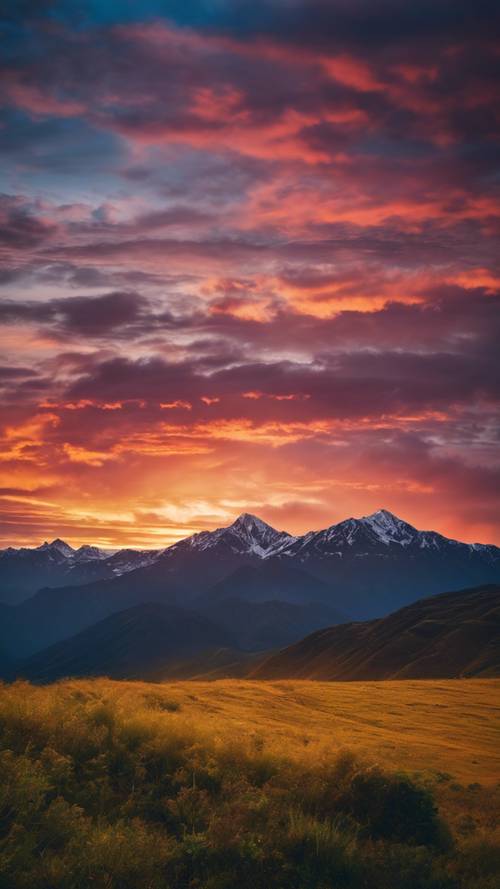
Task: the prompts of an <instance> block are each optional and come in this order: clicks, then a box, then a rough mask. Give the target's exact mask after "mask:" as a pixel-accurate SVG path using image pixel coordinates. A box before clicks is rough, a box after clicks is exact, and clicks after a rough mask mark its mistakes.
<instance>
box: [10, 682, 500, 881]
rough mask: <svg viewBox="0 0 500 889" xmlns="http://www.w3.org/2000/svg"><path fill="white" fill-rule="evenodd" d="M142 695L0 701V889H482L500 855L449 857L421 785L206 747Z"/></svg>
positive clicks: (330, 762) (343, 760)
mask: <svg viewBox="0 0 500 889" xmlns="http://www.w3.org/2000/svg"><path fill="white" fill-rule="evenodd" d="M145 688H146V691H145V693H144V694H143V695H142V699H141V700H142V704H141V705H140V706H136V707H134V708H132V707H131V706H130V703H127V701H126V700H125V699H124V698H123V697H122V696H121V695H120V684H119V683H116V684H111V683H107V684H106V683H104V682H102V683H101V682H99V681H96V682H88V683H71V682H68V683H61V684H59V685H55V686H51V687H46V688H36V687H33V686H30V685H28V684H27V683H16V684H14V685H12V686H4V687H3V688H1V689H0V738H1V740H0V889H84V887H85V889H87V887H89V886H93V887H97V889H139V887H140V889H233V887H234V886H235V885H237V886H238V887H239V889H337V887H338V889H341V887H353V889H361V887H367V886H369V887H370V889H403V887H405V889H406V887H409V886H411V887H412V889H493V885H494V884H495V881H496V879H497V877H498V868H499V866H500V862H499V850H498V847H497V846H495V844H494V843H493V842H492V841H491V840H488V838H484V837H483V838H481V837H475V836H472V837H471V836H469V834H467V835H466V836H465V838H462V840H460V839H459V841H458V843H459V845H457V841H453V840H452V838H451V835H450V832H449V830H448V829H447V828H446V825H444V823H443V821H442V819H441V818H440V816H439V814H438V811H437V807H436V804H435V801H434V798H433V794H432V792H431V789H430V788H429V786H428V785H424V784H422V783H420V782H418V781H417V780H415V779H412V778H410V777H409V776H408V775H405V774H398V773H393V772H390V771H388V770H384V769H382V768H380V767H374V766H367V765H364V764H362V763H360V762H359V761H358V760H357V759H356V758H355V757H354V756H352V755H349V754H342V755H337V756H334V757H330V758H328V759H319V758H318V757H313V758H312V761H308V760H307V759H304V760H302V761H301V762H298V761H294V760H292V759H289V758H286V757H284V756H278V755H276V754H271V753H269V752H268V751H266V747H265V744H263V743H258V744H255V743H252V742H251V741H249V743H248V745H244V744H242V743H241V742H237V743H230V742H228V741H227V740H223V739H221V738H218V737H217V734H216V733H214V732H212V733H211V734H203V733H202V731H200V730H199V729H196V728H195V727H193V725H192V724H189V723H188V722H186V721H183V717H182V713H179V708H178V707H176V706H175V702H172V701H170V699H169V698H168V696H166V695H164V693H163V687H162V686H156V687H155V690H154V692H153V691H152V690H151V689H149V690H147V687H145Z"/></svg>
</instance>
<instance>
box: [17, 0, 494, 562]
mask: <svg viewBox="0 0 500 889" xmlns="http://www.w3.org/2000/svg"><path fill="white" fill-rule="evenodd" d="M6 5H7V6H8V7H9V8H10V13H7V18H6V19H4V20H3V22H2V32H3V35H2V45H3V47H4V51H3V54H2V55H3V61H2V63H1V79H2V88H1V90H0V102H1V108H0V154H1V163H0V168H1V172H0V180H1V181H0V220H1V223H0V229H1V230H0V260H1V269H0V325H1V328H0V330H1V334H0V335H1V339H2V345H3V348H2V355H1V357H0V364H1V367H0V387H1V391H2V399H1V400H2V416H1V422H0V436H1V444H0V497H1V499H0V504H1V533H0V546H6V545H9V544H14V545H21V544H28V545H33V544H39V543H41V542H42V541H43V540H44V539H51V538H52V537H55V536H61V537H63V538H64V539H66V540H68V541H69V542H70V543H73V544H81V543H99V544H101V545H104V546H110V547H114V546H122V545H136V546H165V545H167V544H168V543H172V542H174V541H175V540H177V539H178V538H180V537H184V536H186V535H187V534H189V533H192V532H193V531H197V530H201V529H204V528H214V527H218V526H220V525H224V524H228V523H229V522H230V521H232V520H233V518H234V517H235V516H236V515H237V514H238V513H240V512H242V511H249V512H254V513H257V514H258V515H260V516H261V517H262V518H263V519H266V520H267V521H269V522H270V523H271V524H273V525H275V526H276V527H279V528H284V529H286V530H288V531H291V532H296V533H298V532H303V531H305V530H309V529H311V528H321V527H325V526H327V525H329V524H332V523H333V522H337V521H339V520H341V519H343V518H346V517H348V516H351V515H354V516H359V515H363V514H367V513H369V512H373V511H374V510H375V509H377V508H379V507H382V506H383V507H385V508H387V509H390V510H391V511H393V512H395V513H397V514H398V515H400V516H402V517H403V518H405V519H407V520H408V521H410V522H412V523H413V524H415V525H417V527H420V528H434V529H436V530H438V531H441V532H442V533H444V534H447V535H448V536H453V537H459V538H460V539H463V540H467V541H475V540H480V541H483V542H491V543H497V544H498V543H500V514H499V509H498V491H499V489H500V459H499V457H500V450H499V433H498V417H499V411H498V407H499V404H498V402H499V391H500V387H499V376H500V374H499V357H498V356H499V352H500V347H499V343H500V323H499V319H500V313H499V307H500V250H499V233H500V223H499V207H500V201H499V191H500V187H499V186H500V177H499V156H500V144H499V143H500V139H499V136H500V101H499V100H500V90H499V82H500V81H499V63H500V51H499V46H500V43H499V41H498V31H499V24H500V7H499V5H498V4H497V3H493V2H482V0H476V3H474V4H473V3H471V2H470V0H468V2H464V0H433V2H430V0H419V2H413V0H412V2H406V0H399V2H396V0H380V2H377V3H374V2H373V0H328V2H326V0H307V2H306V0H303V2H300V0H267V2H259V0H253V2H240V0H213V2H196V0H192V2H190V0H183V2H181V0H177V2H159V0H156V2H154V0H143V2H141V3H138V2H135V3H133V2H111V0H100V2H97V0H94V2H82V3H75V2H69V0H68V2H50V0H36V2H31V3H30V2H22V0H21V2H18V3H12V4H6ZM77 8H78V12H77V11H76V10H77Z"/></svg>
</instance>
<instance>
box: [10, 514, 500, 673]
mask: <svg viewBox="0 0 500 889" xmlns="http://www.w3.org/2000/svg"><path fill="white" fill-rule="evenodd" d="M499 581H500V549H499V548H498V547H495V546H488V545H483V544H466V543H460V542H458V541H454V540H449V539H448V538H446V537H444V536H442V535H440V534H438V533H436V532H433V531H418V530H417V529H416V528H414V527H413V526H412V525H410V524H408V523H407V522H404V521H403V520H401V519H399V518H398V517H397V516H394V515H392V514H391V513H389V512H387V511H386V510H379V511H378V512H376V513H373V515H370V516H366V517H363V518H361V519H353V518H351V519H347V520H345V521H343V522H340V523H338V524H336V525H332V526H330V527H329V528H326V529H324V530H323V531H311V532H309V533H307V534H304V535H301V536H293V535H290V534H288V533H286V532H284V531H277V530H276V529H274V528H272V527H271V526H270V525H268V524H266V523H265V522H263V521H262V520H261V519H259V518H257V517H256V516H253V515H250V514H248V513H243V514H242V515H241V516H239V517H238V518H237V519H236V520H235V521H234V522H233V523H232V524H231V525H229V526H228V527H225V528H220V529H217V530H215V531H204V532H201V533H199V534H194V535H192V536H191V537H188V538H186V539H184V540H181V541H179V542H178V543H176V544H174V545H173V546H170V547H168V548H166V549H163V550H158V551H139V550H121V551H118V552H115V553H106V552H104V551H102V550H99V549H98V548H96V547H80V549H77V550H75V549H73V548H72V547H70V546H68V545H67V544H66V543H64V541H61V540H59V539H58V540H55V541H53V542H52V543H45V544H43V545H42V546H41V547H37V548H35V549H27V548H23V549H18V550H15V549H13V548H9V549H7V550H3V551H2V552H1V553H0V602H3V604H2V605H0V652H1V657H2V658H3V659H4V661H9V659H10V660H11V661H12V660H13V661H14V662H15V663H18V662H20V661H23V662H24V661H25V660H26V659H27V658H31V657H33V656H34V655H36V653H37V652H42V651H43V650H44V649H47V648H50V647H51V646H55V645H57V644H58V643H61V642H63V641H64V640H69V639H71V638H72V637H77V636H78V637H79V641H78V645H80V644H86V642H87V641H88V638H92V634H91V635H90V637H85V636H84V637H83V643H82V638H81V636H79V634H82V633H84V631H86V630H89V631H90V630H91V628H92V627H97V626H98V625H100V624H101V622H105V621H106V619H108V618H111V617H112V616H113V615H118V614H122V613H124V612H130V615H131V617H130V619H129V618H127V620H126V626H127V627H129V628H130V627H131V626H134V627H137V626H138V618H139V612H138V611H135V612H134V610H133V609H136V608H138V607H140V606H148V607H149V606H150V605H151V604H152V603H155V604H158V605H161V606H162V607H163V608H164V609H166V611H165V612H162V614H163V618H162V619H163V620H164V622H165V621H167V623H168V620H167V617H166V616H165V615H166V614H167V612H168V611H169V609H170V611H169V613H170V614H171V615H173V614H174V611H175V613H176V614H179V612H182V614H184V615H186V614H188V615H189V616H190V617H191V618H193V617H195V618H196V621H198V622H199V621H207V622H208V623H209V624H210V626H212V627H216V628H217V632H218V633H219V637H218V639H217V640H216V639H215V637H212V636H211V635H210V634H208V635H207V640H206V641H207V645H206V646H203V645H202V640H201V638H200V637H199V635H198V636H197V637H196V633H195V625H196V626H199V623H197V622H196V621H195V625H193V628H192V629H193V633H195V637H196V638H198V643H197V645H195V646H194V648H193V647H192V646H191V647H190V643H189V638H190V634H191V629H190V623H189V620H188V619H187V617H186V620H185V622H184V623H183V626H184V628H185V636H186V644H185V649H186V650H185V652H184V651H182V652H181V653H182V656H184V654H185V655H186V656H188V655H189V656H192V655H194V656H195V658H196V656H197V655H198V654H201V653H203V652H205V651H208V649H210V650H214V646H215V647H216V648H218V649H219V648H223V649H227V650H229V651H231V652H240V653H241V652H247V653H251V652H259V651H260V652H262V651H269V650H273V649H274V650H276V649H279V648H282V647H285V646H287V645H290V644H292V643H294V642H297V641H298V640H300V639H302V638H303V637H304V636H306V635H307V634H309V633H311V632H313V631H314V630H317V629H320V628H324V627H331V626H333V625H336V624H343V623H348V622H351V621H352V620H353V619H354V620H365V619H370V618H374V617H376V618H379V617H382V616H383V615H385V614H387V613H389V612H391V611H395V610H396V609H398V608H401V607H402V606H405V605H407V604H409V603H411V602H413V601H415V600H416V599H419V598H422V597H423V596H429V595H432V594H435V593H441V592H443V591H445V590H449V589H462V588H465V587H472V586H478V585H484V584H486V583H495V582H499ZM151 614H152V612H151V610H149V611H147V613H146V612H145V613H144V615H146V616H144V615H142V617H143V618H144V620H146V622H147V621H151V619H152V618H151ZM142 617H141V620H142ZM120 626H121V624H120ZM116 627H117V625H115V624H114V623H113V621H111V623H110V624H106V623H105V624H104V629H103V633H104V635H105V634H106V633H108V632H111V630H112V633H114V632H115V629H116ZM96 632H97V637H96V638H99V639H101V642H100V643H99V644H103V643H102V639H103V638H104V636H103V635H102V634H101V630H100V629H99V630H96ZM208 642H210V645H209V644H208ZM75 644H76V643H75ZM167 647H168V646H167ZM139 648H140V646H139ZM153 648H154V646H153ZM181 649H182V645H181ZM174 653H175V652H174ZM164 654H165V652H164V650H163V649H162V657H164ZM55 657H56V660H57V657H59V655H58V654H57V652H56V655H55ZM64 657H66V655H65V656H64ZM232 657H233V655H231V656H230V659H231V658H232ZM225 658H226V655H224V657H223V658H222V659H223V660H224V659H225ZM0 659H1V658H0ZM236 660H238V657H236ZM83 661H85V658H83Z"/></svg>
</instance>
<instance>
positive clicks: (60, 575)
mask: <svg viewBox="0 0 500 889" xmlns="http://www.w3.org/2000/svg"><path fill="white" fill-rule="evenodd" d="M159 555H160V553H159V552H158V551H155V550H142V551H141V550H131V549H123V550H119V551H118V552H115V553H109V552H106V551H105V550H102V549H99V547H97V546H80V547H79V548H78V549H74V548H73V547H72V546H70V545H69V543H66V542H65V541H64V540H60V539H59V538H56V540H53V541H52V542H51V543H48V542H47V541H45V543H42V545H41V546H37V547H35V548H33V549H30V548H28V547H22V548H20V549H15V548H14V547H11V546H10V547H8V548H7V549H3V550H0V602H5V603H8V604H17V603H19V602H22V601H23V600H24V599H27V598H29V597H30V596H33V595H34V594H35V593H36V592H37V591H38V590H39V589H41V588H42V587H44V586H51V587H59V586H68V585H72V584H84V583H90V582H91V581H93V580H106V579H109V578H112V577H116V576H119V575H121V574H125V573H126V572H127V571H132V570H134V569H135V568H139V567H144V566H146V565H149V564H151V563H152V562H153V561H154V560H155V559H156V558H158V556H159Z"/></svg>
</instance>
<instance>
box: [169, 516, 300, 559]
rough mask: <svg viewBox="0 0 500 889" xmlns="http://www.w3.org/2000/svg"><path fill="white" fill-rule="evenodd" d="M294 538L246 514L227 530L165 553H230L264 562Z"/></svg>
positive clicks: (192, 539)
mask: <svg viewBox="0 0 500 889" xmlns="http://www.w3.org/2000/svg"><path fill="white" fill-rule="evenodd" d="M295 539H296V538H295V537H292V535H291V534H287V532H286V531H276V530H275V529H274V528H272V527H271V525H268V524H266V522H263V521H262V519H259V518H257V516H254V515H251V514H250V513H248V512H244V513H242V514H241V515H240V516H238V518H237V519H236V520H235V521H234V522H233V523H232V525H228V527H227V528H217V530H216V531H201V533H199V534H193V535H192V536H191V537H187V538H186V539H185V540H181V541H179V543H175V544H174V545H173V546H171V547H170V549H169V552H170V553H174V552H176V551H177V550H179V549H183V548H186V547H187V548H188V549H189V550H190V551H191V552H195V551H196V552H207V551H209V550H211V551H216V552H219V553H220V554H222V553H224V552H232V553H236V554H238V555H244V554H246V555H252V556H258V557H259V558H262V559H265V558H267V557H268V556H269V555H271V554H272V553H273V552H275V551H276V550H279V549H281V548H282V547H284V546H288V545H290V544H291V543H293V542H294V541H295Z"/></svg>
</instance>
